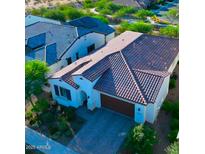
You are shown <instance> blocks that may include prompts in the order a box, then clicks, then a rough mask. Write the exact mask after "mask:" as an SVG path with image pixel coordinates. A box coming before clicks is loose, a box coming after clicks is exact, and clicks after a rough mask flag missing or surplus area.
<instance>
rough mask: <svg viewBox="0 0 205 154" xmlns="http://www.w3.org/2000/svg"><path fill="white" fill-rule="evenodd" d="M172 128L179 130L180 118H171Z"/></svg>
mask: <svg viewBox="0 0 205 154" xmlns="http://www.w3.org/2000/svg"><path fill="white" fill-rule="evenodd" d="M170 128H171V129H172V130H179V119H176V118H172V119H171V126H170Z"/></svg>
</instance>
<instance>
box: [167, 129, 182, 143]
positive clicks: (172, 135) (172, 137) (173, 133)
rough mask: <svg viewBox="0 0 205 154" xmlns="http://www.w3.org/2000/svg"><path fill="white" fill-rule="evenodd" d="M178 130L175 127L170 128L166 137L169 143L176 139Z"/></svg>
mask: <svg viewBox="0 0 205 154" xmlns="http://www.w3.org/2000/svg"><path fill="white" fill-rule="evenodd" d="M178 132H179V130H177V129H175V130H171V131H170V133H169V134H168V139H169V141H170V142H171V143H173V142H175V141H177V134H178Z"/></svg>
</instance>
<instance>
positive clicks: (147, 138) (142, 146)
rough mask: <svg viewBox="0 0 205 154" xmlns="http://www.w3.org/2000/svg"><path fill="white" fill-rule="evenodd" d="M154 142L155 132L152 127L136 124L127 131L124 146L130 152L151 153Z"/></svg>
mask: <svg viewBox="0 0 205 154" xmlns="http://www.w3.org/2000/svg"><path fill="white" fill-rule="evenodd" d="M156 142H157V140H156V132H155V131H154V130H153V129H152V128H150V127H148V126H146V125H138V126H135V127H134V128H133V129H132V130H131V131H130V132H129V134H128V137H127V139H126V141H125V147H126V149H128V150H130V151H131V152H132V153H138V154H149V153H152V151H153V145H154V144H155V143H156Z"/></svg>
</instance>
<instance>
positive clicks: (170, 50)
mask: <svg viewBox="0 0 205 154" xmlns="http://www.w3.org/2000/svg"><path fill="white" fill-rule="evenodd" d="M178 45H179V41H178V39H172V38H166V37H160V36H152V35H147V34H141V33H137V32H130V31H127V32H124V33H122V34H121V35H119V36H118V37H116V38H114V39H112V40H111V41H109V42H108V43H107V45H106V46H104V47H103V48H101V49H99V50H98V51H96V52H95V53H93V54H91V55H89V56H86V57H83V58H81V59H79V60H78V61H76V62H75V63H73V64H71V65H69V66H67V67H65V68H64V69H62V70H60V71H59V72H56V73H55V74H54V75H53V76H52V77H51V78H50V79H49V83H50V85H51V91H52V96H53V99H54V100H56V102H58V103H59V104H62V105H65V106H73V107H76V108H77V107H79V106H81V105H86V106H87V108H88V109H90V110H93V109H95V108H100V107H105V108H109V109H111V110H114V111H116V112H119V113H122V114H125V115H127V116H130V117H132V118H133V119H134V120H135V121H136V122H138V123H144V122H145V121H148V122H150V123H153V122H154V120H155V119H156V117H157V114H158V112H159V110H160V107H161V105H162V103H163V101H164V100H165V98H166V96H167V94H168V89H169V80H170V74H171V73H172V72H173V70H174V68H175V66H176V64H177V62H178V52H179V47H178Z"/></svg>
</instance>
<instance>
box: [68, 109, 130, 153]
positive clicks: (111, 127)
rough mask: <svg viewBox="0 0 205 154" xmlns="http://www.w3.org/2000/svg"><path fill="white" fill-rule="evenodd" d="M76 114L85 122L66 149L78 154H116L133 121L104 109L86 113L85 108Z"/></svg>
mask: <svg viewBox="0 0 205 154" xmlns="http://www.w3.org/2000/svg"><path fill="white" fill-rule="evenodd" d="M77 114H79V115H80V116H81V117H83V118H85V119H86V120H87V122H86V123H85V125H84V126H83V128H81V130H80V131H79V132H78V133H77V134H76V135H75V137H74V138H73V139H72V140H71V141H70V142H69V144H68V147H70V148H71V149H73V150H74V151H76V152H78V153H80V154H116V152H117V151H118V149H119V147H120V145H121V144H122V142H123V141H124V139H125V137H126V134H127V132H128V131H129V129H130V128H131V126H133V125H134V121H133V120H132V119H130V118H128V117H126V116H124V115H121V114H117V113H115V112H112V111H109V110H106V109H96V110H95V111H92V112H91V111H88V110H87V109H86V108H85V107H81V108H79V109H78V110H77Z"/></svg>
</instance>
